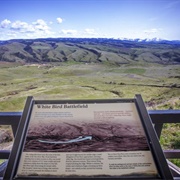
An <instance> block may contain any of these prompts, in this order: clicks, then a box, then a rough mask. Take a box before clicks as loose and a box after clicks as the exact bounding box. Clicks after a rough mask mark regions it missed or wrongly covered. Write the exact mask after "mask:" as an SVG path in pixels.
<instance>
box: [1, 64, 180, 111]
mask: <svg viewBox="0 0 180 180" xmlns="http://www.w3.org/2000/svg"><path fill="white" fill-rule="evenodd" d="M3 66H4V65H3ZM11 66H12V64H11ZM179 71H180V69H179V66H178V65H168V66H165V65H158V64H155V65H154V64H147V65H146V64H143V65H142V64H134V65H131V66H130V65H121V66H118V67H117V66H114V65H106V64H97V63H90V64H88V63H75V64H68V63H61V64H60V63H59V64H58V65H57V64H56V65H53V64H43V65H40V64H29V65H23V66H14V67H3V68H2V67H1V71H0V86H1V88H0V111H22V109H23V107H24V103H25V100H26V98H27V96H33V97H34V98H35V99H109V98H110V99H111V98H133V97H134V95H135V94H141V95H142V97H143V99H144V101H145V103H146V106H147V108H148V109H179V106H180V100H179V95H180V92H179V88H180V85H179V84H178V83H179V76H178V74H179Z"/></svg>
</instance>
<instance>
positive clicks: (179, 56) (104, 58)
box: [0, 38, 180, 65]
mask: <svg viewBox="0 0 180 180" xmlns="http://www.w3.org/2000/svg"><path fill="white" fill-rule="evenodd" d="M1 61H6V62H21V63H47V62H66V61H74V62H84V63H91V62H94V63H112V64H118V65H119V64H128V63H132V62H147V63H160V64H179V63H180V41H178V40H177V41H167V40H159V39H156V38H155V39H151V40H150V39H144V40H142V39H134V40H131V39H106V38H44V39H16V40H8V41H0V62H1Z"/></svg>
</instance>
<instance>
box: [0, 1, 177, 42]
mask: <svg viewBox="0 0 180 180" xmlns="http://www.w3.org/2000/svg"><path fill="white" fill-rule="evenodd" d="M46 37H88V38H91V37H99V38H131V39H135V38H141V39H145V38H149V39H152V38H155V37H156V38H160V39H167V40H180V0H0V40H7V39H21V38H26V39H28V38H46Z"/></svg>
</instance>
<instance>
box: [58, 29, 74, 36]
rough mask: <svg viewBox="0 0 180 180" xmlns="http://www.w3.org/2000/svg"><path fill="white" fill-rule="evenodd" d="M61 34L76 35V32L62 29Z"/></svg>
mask: <svg viewBox="0 0 180 180" xmlns="http://www.w3.org/2000/svg"><path fill="white" fill-rule="evenodd" d="M61 33H63V34H65V35H76V34H77V30H75V29H62V30H61Z"/></svg>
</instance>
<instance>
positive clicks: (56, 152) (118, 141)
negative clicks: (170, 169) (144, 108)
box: [13, 99, 162, 179]
mask: <svg viewBox="0 0 180 180" xmlns="http://www.w3.org/2000/svg"><path fill="white" fill-rule="evenodd" d="M28 110H29V112H30V113H29V115H27V116H26V120H25V121H24V122H25V127H26V130H25V132H24V136H23V137H24V138H23V139H22V144H21V149H19V150H20V153H19V156H18V157H17V161H16V162H17V163H16V164H17V165H16V166H15V171H14V175H13V176H15V178H16V179H22V178H24V179H25V178H26V177H30V178H39V179H42V178H48V177H51V178H72V177H73V178H82V177H83V178H89V177H90V178H102V177H106V178H108V177H109V178H111V179H112V178H117V177H119V178H126V177H127V178H136V179H137V178H152V179H158V178H159V177H160V176H161V174H162V172H159V171H160V170H159V167H158V164H157V160H156V158H155V157H154V155H153V152H152V147H151V146H150V143H149V137H148V135H147V133H146V131H145V129H144V128H145V127H144V125H143V122H142V117H141V116H140V114H139V113H140V112H139V110H138V108H137V103H136V101H135V99H130V100H113V101H107V100H105V101H96V102H95V101H34V100H33V103H32V105H31V108H30V107H29V109H28ZM27 114H28V113H27Z"/></svg>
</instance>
